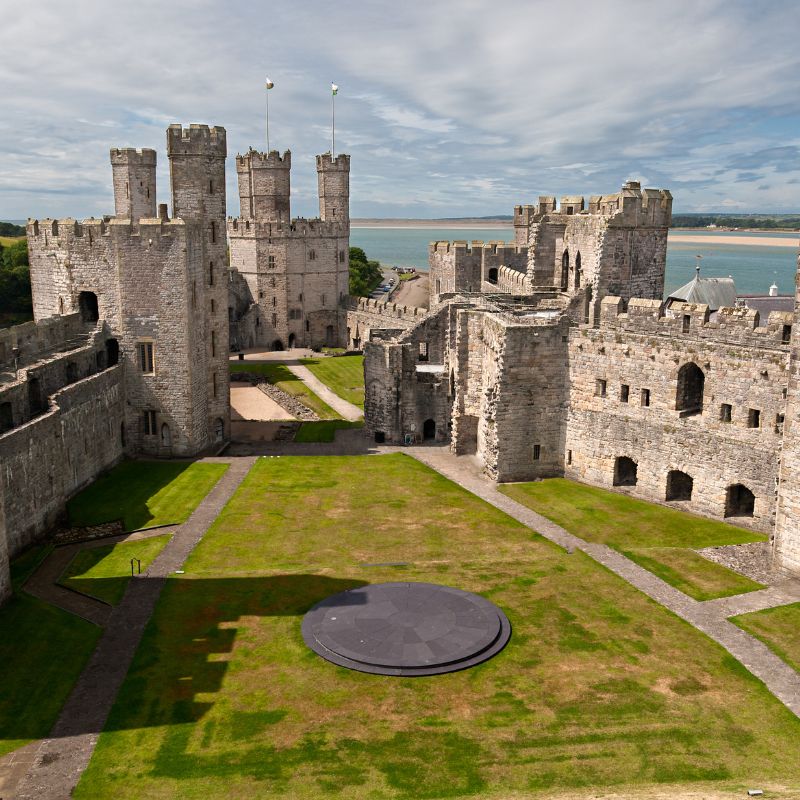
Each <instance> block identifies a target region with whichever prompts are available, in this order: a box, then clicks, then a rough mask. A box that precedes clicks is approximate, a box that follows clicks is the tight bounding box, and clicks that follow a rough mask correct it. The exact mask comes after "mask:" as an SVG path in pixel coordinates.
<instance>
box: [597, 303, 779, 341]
mask: <svg viewBox="0 0 800 800" xmlns="http://www.w3.org/2000/svg"><path fill="white" fill-rule="evenodd" d="M710 316H711V314H710V309H709V307H708V306H707V305H706V304H704V303H703V304H694V303H678V304H674V305H672V306H670V308H669V310H667V309H666V308H665V304H664V303H663V302H662V301H660V300H649V299H644V298H641V297H634V298H631V300H630V301H629V302H628V306H627V309H625V307H624V301H623V300H622V298H621V297H605V298H603V300H602V302H601V304H600V324H599V329H600V330H614V331H624V332H625V333H632V334H644V335H653V334H655V335H659V336H667V337H670V338H680V339H682V340H691V339H698V338H699V339H723V340H725V341H730V342H736V343H739V344H747V343H749V344H752V345H760V346H771V347H781V348H782V349H786V350H787V351H788V349H789V334H790V332H791V326H792V323H793V317H794V315H793V314H792V313H791V312H788V311H773V312H771V313H770V315H769V318H768V319H767V322H766V324H765V325H762V324H761V318H760V315H759V313H758V311H756V310H755V309H751V308H720V309H719V310H718V311H717V314H716V319H714V320H713V321H711V320H710Z"/></svg>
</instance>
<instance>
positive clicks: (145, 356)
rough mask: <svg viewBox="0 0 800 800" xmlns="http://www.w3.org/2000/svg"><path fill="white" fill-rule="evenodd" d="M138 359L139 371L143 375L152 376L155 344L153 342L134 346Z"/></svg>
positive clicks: (154, 366) (154, 363) (154, 364)
mask: <svg viewBox="0 0 800 800" xmlns="http://www.w3.org/2000/svg"><path fill="white" fill-rule="evenodd" d="M136 350H137V353H138V359H139V369H140V370H141V371H142V372H143V373H144V374H145V375H152V374H153V373H154V372H155V371H156V362H155V344H154V343H153V342H139V343H138V344H137V345H136Z"/></svg>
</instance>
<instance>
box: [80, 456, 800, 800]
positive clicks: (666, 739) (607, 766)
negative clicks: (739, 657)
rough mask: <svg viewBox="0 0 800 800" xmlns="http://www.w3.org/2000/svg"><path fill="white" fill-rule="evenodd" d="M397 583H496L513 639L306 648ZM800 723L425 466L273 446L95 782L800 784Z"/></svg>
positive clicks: (375, 795) (478, 791)
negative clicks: (451, 651)
mask: <svg viewBox="0 0 800 800" xmlns="http://www.w3.org/2000/svg"><path fill="white" fill-rule="evenodd" d="M653 508H654V509H655V510H654V512H653V514H654V515H656V516H657V515H658V514H664V513H665V512H668V511H670V510H669V509H663V508H660V507H658V506H654V507H653ZM654 524H655V519H654ZM667 527H669V525H667ZM734 530H735V529H734ZM744 533H746V532H743V534H744ZM580 534H581V535H584V536H586V535H587V529H582V530H581V531H580ZM710 535H711V534H709V536H710ZM666 541H667V542H669V541H671V540H669V539H667V540H666ZM679 542H680V543H681V544H684V543H685V542H684V540H682V539H681V540H679ZM665 546H666V545H665ZM390 562H391V563H395V562H402V563H403V564H405V566H400V567H398V566H395V567H390V566H374V565H376V564H377V565H380V564H387V563H390ZM369 565H373V566H369ZM391 580H416V581H432V582H437V583H444V584H448V585H452V586H458V587H460V588H463V589H466V590H469V591H474V592H479V593H481V594H483V595H485V596H486V597H488V598H490V599H491V600H492V601H493V602H495V603H497V604H498V605H500V606H501V607H502V608H503V609H504V610H505V611H506V613H507V615H508V617H509V619H510V620H511V624H512V626H513V634H512V638H511V642H510V643H509V645H508V647H507V648H506V649H505V650H504V651H503V652H502V653H500V654H499V655H498V656H496V657H495V658H493V659H492V660H490V661H488V662H486V663H484V664H481V665H480V666H478V667H475V668H472V669H469V670H466V671H464V672H459V673H452V674H449V675H440V676H436V677H433V678H416V679H415V678H387V677H381V676H375V675H366V674H362V673H358V672H353V671H350V670H346V669H343V668H340V667H336V666H334V665H332V664H330V663H329V662H327V661H324V660H323V659H321V658H320V657H318V656H317V655H315V654H313V653H312V652H310V651H309V650H308V649H307V648H306V646H305V644H304V643H303V640H302V638H301V635H300V623H301V619H302V615H303V614H304V613H305V612H306V611H307V610H308V608H309V607H310V606H312V605H313V604H315V603H316V602H318V601H319V600H322V599H323V598H325V597H327V596H328V595H330V594H333V593H336V592H339V591H342V590H343V589H346V588H349V587H354V586H359V585H362V584H364V583H367V582H373V583H377V582H382V581H391ZM799 735H800V720H798V719H797V718H796V717H794V716H793V715H792V714H791V713H790V712H789V711H788V710H787V709H785V708H784V706H782V705H781V704H780V703H779V702H778V701H777V700H775V699H774V698H773V697H772V696H771V695H770V694H769V693H768V692H767V690H766V689H765V688H764V686H763V685H762V684H761V683H760V682H759V681H758V680H756V679H755V678H753V677H752V676H751V675H750V674H749V673H748V672H747V671H746V670H745V669H744V668H743V667H742V666H741V665H740V664H739V663H738V662H736V661H735V660H734V659H733V658H732V657H730V656H729V655H728V654H727V653H726V652H725V651H724V650H723V649H721V648H720V647H719V646H717V645H716V644H715V643H713V642H712V641H711V640H710V639H708V638H706V637H705V636H703V635H702V634H700V633H699V632H697V631H696V630H694V629H693V628H691V627H690V626H689V625H688V624H686V623H684V622H682V621H681V620H679V619H678V618H676V617H674V616H673V615H672V614H670V613H669V612H667V611H666V610H664V609H663V608H661V607H660V606H658V605H657V604H656V603H654V602H652V601H651V600H649V599H648V598H647V597H645V596H644V595H642V594H640V593H639V592H637V591H636V590H635V589H633V588H632V587H630V586H629V585H628V584H626V583H625V582H623V581H622V580H621V579H619V578H617V577H616V576H614V575H613V574H612V573H610V572H608V571H606V570H605V569H603V568H602V567H600V566H598V565H597V564H596V563H594V562H593V561H591V560H590V559H589V558H588V557H586V556H584V555H583V554H581V553H579V552H577V553H574V554H571V555H570V554H567V553H565V552H563V551H561V550H560V549H558V548H556V547H555V546H553V545H551V544H550V543H548V542H547V541H546V540H544V539H542V538H541V537H539V536H537V535H536V534H534V533H532V532H531V531H530V530H529V529H527V528H525V527H524V526H522V525H521V524H519V523H517V522H516V521H515V520H513V519H511V518H510V517H508V516H506V515H504V514H502V513H501V512H499V511H497V510H496V509H494V508H493V507H492V506H489V505H488V504H486V503H483V502H482V501H480V500H479V499H478V498H476V497H474V496H473V495H471V494H469V493H467V492H465V491H463V490H462V489H460V488H459V487H457V486H456V485H455V484H453V483H451V482H450V481H448V480H446V479H444V478H443V477H441V476H439V475H438V474H436V473H434V472H432V471H431V470H429V469H427V468H425V467H424V466H422V465H421V464H419V463H418V462H416V461H414V460H413V459H411V458H409V457H406V456H404V455H399V454H398V455H391V456H361V457H358V456H352V457H280V458H265V459H260V460H259V461H258V462H257V464H256V466H255V467H254V468H253V469H252V470H251V472H250V474H249V475H248V476H247V478H246V479H245V481H244V483H243V484H242V486H241V487H240V488H239V490H238V491H237V493H236V494H235V495H234V496H233V498H232V499H231V501H230V502H229V503H228V504H227V506H226V507H225V508H224V509H223V511H222V513H221V514H220V516H219V517H218V518H217V520H216V521H215V523H214V524H213V525H212V527H211V529H210V530H209V531H208V532H207V534H206V535H205V537H204V538H203V540H202V541H201V542H200V544H199V545H198V546H197V548H196V549H195V550H194V552H193V553H192V555H191V556H190V557H189V560H188V561H187V564H186V566H185V574H184V575H180V576H173V577H172V578H170V579H169V580H168V582H167V586H166V587H165V589H164V592H163V593H162V596H161V599H160V601H159V603H158V605H157V608H156V611H155V614H154V617H153V619H152V620H151V622H150V624H149V625H148V627H147V630H146V631H145V635H144V638H143V640H142V644H141V645H140V647H139V649H138V652H137V655H136V657H135V659H134V663H133V665H132V667H131V670H130V671H129V674H128V677H127V679H126V681H125V684H124V685H123V688H122V690H121V692H120V695H119V697H118V700H117V703H116V705H115V707H114V709H113V710H112V713H111V716H110V718H109V721H108V724H107V726H106V730H105V731H104V732H103V734H102V735H101V737H100V741H99V744H98V747H97V749H96V751H95V754H94V757H93V759H92V761H91V763H90V765H89V768H88V770H87V771H86V772H85V773H84V776H83V778H82V780H81V783H80V784H79V786H78V789H77V790H76V797H79V798H84V799H86V798H106V797H114V798H122V799H124V798H140V797H145V796H146V797H148V798H193V797H220V796H224V797H226V798H231V799H232V800H233V799H235V798H267V797H269V798H272V797H287V798H309V799H310V800H314V799H315V798H320V799H321V798H342V800H344V798H347V799H348V800H366V799H367V798H370V800H373V799H374V800H378V799H383V798H386V799H388V798H409V800H410V798H415V799H416V798H445V797H448V798H495V799H496V800H499V798H522V797H535V796H544V795H546V796H548V797H552V796H554V795H558V796H560V797H563V798H566V797H574V796H575V794H576V793H578V792H580V791H584V790H590V789H591V790H595V791H597V792H601V791H605V790H608V791H611V790H617V791H619V792H621V794H622V795H625V796H633V795H635V794H636V793H638V792H640V791H642V792H644V793H645V794H646V793H647V791H649V789H650V788H651V787H654V786H661V787H676V791H677V789H679V790H680V791H686V792H688V791H697V792H708V796H712V794H713V793H719V792H723V791H728V792H733V793H735V794H737V795H741V794H743V793H744V792H745V791H746V788H747V787H749V786H752V785H758V786H760V787H762V788H765V789H769V790H770V792H769V796H790V793H791V792H796V791H797V790H800V762H798V759H797V757H796V741H797V737H798V736H799ZM697 796H698V797H699V796H705V795H701V794H698V795H697ZM713 796H719V795H718V794H713Z"/></svg>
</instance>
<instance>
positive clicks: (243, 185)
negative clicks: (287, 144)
mask: <svg viewBox="0 0 800 800" xmlns="http://www.w3.org/2000/svg"><path fill="white" fill-rule="evenodd" d="M291 168H292V154H291V153H290V152H289V151H288V150H287V151H286V152H285V153H284V154H283V157H281V154H280V153H279V152H278V151H277V150H272V151H271V152H269V153H259V152H258V151H256V150H252V149H251V150H250V151H248V152H247V153H245V154H244V155H243V156H236V173H237V175H238V177H239V204H240V206H241V217H242V219H257V220H260V221H268V220H269V221H274V222H280V221H282V220H283V221H287V222H288V221H289V220H290V219H291V212H290V207H289V193H290V185H291V184H290V173H291Z"/></svg>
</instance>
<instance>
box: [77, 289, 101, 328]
mask: <svg viewBox="0 0 800 800" xmlns="http://www.w3.org/2000/svg"><path fill="white" fill-rule="evenodd" d="M78 310H79V311H80V312H81V319H82V320H83V321H84V322H97V320H98V319H100V312H99V309H98V306H97V295H96V294H95V293H94V292H81V293H80V294H79V295H78Z"/></svg>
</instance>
